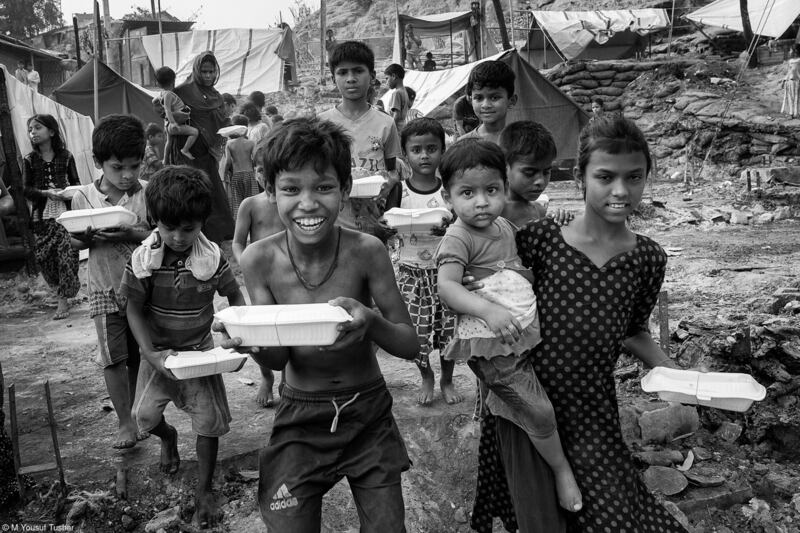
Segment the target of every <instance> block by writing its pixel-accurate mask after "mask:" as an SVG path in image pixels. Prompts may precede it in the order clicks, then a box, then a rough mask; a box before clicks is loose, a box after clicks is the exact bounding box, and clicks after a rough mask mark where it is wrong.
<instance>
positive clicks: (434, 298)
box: [387, 118, 463, 405]
mask: <svg viewBox="0 0 800 533" xmlns="http://www.w3.org/2000/svg"><path fill="white" fill-rule="evenodd" d="M400 141H401V142H402V144H403V152H404V153H405V156H406V160H407V161H408V165H409V167H410V169H411V175H410V176H409V177H408V178H407V179H405V180H403V181H402V182H401V186H402V193H401V195H400V200H399V204H398V205H392V206H388V205H387V207H401V208H403V209H425V208H432V207H445V208H446V207H447V202H445V200H444V198H443V197H442V180H440V179H439V177H438V176H437V175H436V172H437V169H438V168H439V162H440V161H441V160H442V155H444V149H445V136H444V128H442V125H441V124H439V121H437V120H434V119H432V118H419V119H416V120H412V121H411V122H409V123H408V124H406V127H405V128H403V131H402V133H401V134H400ZM443 233H444V230H443V229H442V230H441V231H440V232H430V233H429V232H422V233H419V232H416V233H411V232H409V233H398V235H397V237H398V240H399V243H400V249H399V257H398V260H397V285H398V287H400V293H401V294H402V295H403V300H405V303H406V306H407V307H408V312H409V314H410V315H411V323H412V324H413V325H414V329H415V330H416V332H417V339H418V340H419V342H420V345H421V346H422V349H421V352H420V357H419V358H418V359H417V366H418V367H419V371H420V374H422V390H421V392H420V395H419V398H418V401H419V403H421V404H422V405H427V404H429V403H430V402H431V401H432V400H433V386H434V375H433V368H432V367H431V363H430V353H431V352H432V351H433V350H438V351H439V354H440V358H439V360H440V362H441V372H442V375H441V377H440V379H439V387H440V388H441V390H442V397H443V398H444V401H445V402H447V403H450V404H453V403H458V402H460V401H461V400H462V399H463V398H462V397H461V395H459V394H458V393H457V392H456V391H455V388H454V387H453V369H454V367H455V362H454V361H449V360H445V359H444V358H442V357H441V354H442V352H443V351H444V348H445V347H446V346H447V344H448V343H449V342H450V340H451V339H452V338H453V332H454V330H455V318H456V316H455V314H453V313H451V312H450V311H449V310H448V309H447V308H445V307H444V305H442V302H441V301H440V300H439V293H438V291H437V289H436V283H437V269H436V265H435V263H434V262H433V253H434V251H435V250H436V247H437V246H438V245H439V241H441V240H442V237H441V236H442V234H443Z"/></svg>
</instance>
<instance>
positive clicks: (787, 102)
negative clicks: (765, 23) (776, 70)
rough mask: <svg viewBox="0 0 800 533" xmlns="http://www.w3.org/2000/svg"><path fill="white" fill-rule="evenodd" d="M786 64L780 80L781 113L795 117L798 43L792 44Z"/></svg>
mask: <svg viewBox="0 0 800 533" xmlns="http://www.w3.org/2000/svg"><path fill="white" fill-rule="evenodd" d="M787 65H788V68H787V70H786V76H784V78H783V80H781V84H782V85H783V104H782V105H781V113H786V114H787V115H789V116H791V117H792V118H795V117H797V116H798V115H800V43H795V44H794V45H793V46H792V56H791V57H790V58H789V61H788V62H787Z"/></svg>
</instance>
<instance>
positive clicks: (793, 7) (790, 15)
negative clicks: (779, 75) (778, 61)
mask: <svg viewBox="0 0 800 533" xmlns="http://www.w3.org/2000/svg"><path fill="white" fill-rule="evenodd" d="M747 12H748V13H749V15H750V25H751V26H752V28H753V33H755V34H756V35H764V36H766V37H772V38H773V39H777V38H779V37H780V36H781V35H783V33H784V32H785V31H786V30H787V29H788V28H789V26H791V25H792V23H793V22H794V21H795V19H796V18H797V17H798V16H800V0H748V2H747ZM686 18H688V19H689V20H691V21H694V22H697V23H698V24H705V25H707V26H716V27H719V28H725V29H728V30H735V31H740V32H743V31H744V28H743V27H742V15H741V11H740V10H739V0H717V1H716V2H713V3H711V4H708V5H707V6H705V7H701V8H700V9H698V10H697V11H693V12H691V13H689V14H688V15H686Z"/></svg>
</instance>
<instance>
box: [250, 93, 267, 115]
mask: <svg viewBox="0 0 800 533" xmlns="http://www.w3.org/2000/svg"><path fill="white" fill-rule="evenodd" d="M247 101H248V102H252V103H253V104H255V106H256V108H257V109H258V112H259V113H261V110H262V109H264V106H265V105H266V104H267V97H266V96H264V93H262V92H261V91H253V92H251V93H250V94H249V95H248V96H247Z"/></svg>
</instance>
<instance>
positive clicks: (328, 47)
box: [325, 28, 337, 63]
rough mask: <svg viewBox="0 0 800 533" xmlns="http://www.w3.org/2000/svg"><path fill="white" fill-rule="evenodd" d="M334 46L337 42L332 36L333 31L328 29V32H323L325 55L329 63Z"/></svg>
mask: <svg viewBox="0 0 800 533" xmlns="http://www.w3.org/2000/svg"><path fill="white" fill-rule="evenodd" d="M336 44H337V42H336V38H335V37H334V36H333V30H332V29H330V28H329V29H328V31H326V32H325V53H326V54H327V55H328V62H329V63H330V60H331V53H332V52H333V49H334V48H336Z"/></svg>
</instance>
